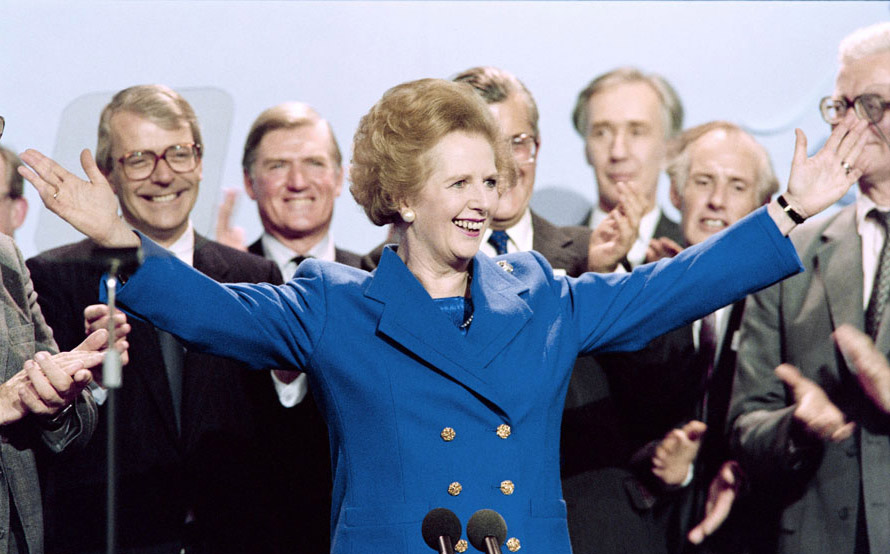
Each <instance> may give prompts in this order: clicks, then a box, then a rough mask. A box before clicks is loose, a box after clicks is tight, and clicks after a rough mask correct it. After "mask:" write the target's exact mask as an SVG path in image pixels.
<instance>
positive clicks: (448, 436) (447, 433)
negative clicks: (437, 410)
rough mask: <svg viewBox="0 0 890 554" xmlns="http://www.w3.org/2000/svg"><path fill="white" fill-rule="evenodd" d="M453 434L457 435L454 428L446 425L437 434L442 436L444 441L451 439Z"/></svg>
mask: <svg viewBox="0 0 890 554" xmlns="http://www.w3.org/2000/svg"><path fill="white" fill-rule="evenodd" d="M455 435H457V433H455V432H454V429H452V428H451V427H446V428H444V429H442V432H441V433H439V436H440V437H442V440H443V441H445V442H451V441H453V440H454V437H455Z"/></svg>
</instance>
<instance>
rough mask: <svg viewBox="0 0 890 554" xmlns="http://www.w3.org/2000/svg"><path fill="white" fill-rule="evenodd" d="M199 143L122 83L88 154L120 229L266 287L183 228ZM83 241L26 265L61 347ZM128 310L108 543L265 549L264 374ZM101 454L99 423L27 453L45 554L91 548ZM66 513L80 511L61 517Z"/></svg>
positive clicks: (86, 247) (82, 296)
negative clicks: (90, 433) (57, 453)
mask: <svg viewBox="0 0 890 554" xmlns="http://www.w3.org/2000/svg"><path fill="white" fill-rule="evenodd" d="M201 149H202V143H201V135H200V130H199V128H198V124H197V119H196V117H195V114H194V112H193V110H192V108H191V107H190V106H189V105H188V103H187V102H186V101H185V99H183V98H182V97H181V96H180V95H179V94H178V93H176V92H175V91H173V90H171V89H169V88H167V87H163V86H160V85H146V86H137V87H131V88H128V89H125V90H123V91H121V92H119V93H117V94H116V95H115V96H114V98H113V99H112V101H111V103H110V104H109V105H108V106H106V108H105V110H104V111H103V113H102V117H101V120H100V125H99V140H98V146H97V152H96V153H97V162H98V165H99V167H100V168H101V170H102V171H103V172H104V174H105V175H106V176H107V178H108V180H109V182H110V184H111V186H112V188H113V189H114V191H115V193H116V195H117V197H118V199H119V203H120V209H121V212H122V216H123V219H124V220H125V221H126V222H127V224H129V225H130V226H132V227H133V228H134V229H136V230H138V231H140V232H142V233H143V234H145V235H146V236H148V237H149V238H151V239H152V240H154V241H156V242H157V243H159V244H160V245H162V246H164V247H165V248H167V249H169V250H170V251H172V252H174V253H175V254H176V256H177V257H179V258H180V259H182V260H183V261H185V262H187V263H189V264H192V265H193V266H194V267H195V268H196V269H198V270H200V271H202V272H204V273H205V274H207V275H208V276H210V277H213V278H214V279H217V280H220V281H226V282H232V281H235V282H239V281H252V282H264V281H268V282H280V280H281V275H280V272H279V271H278V268H277V267H275V265H274V264H272V263H271V262H268V261H266V260H262V259H260V258H257V257H255V256H252V255H248V254H246V253H243V252H238V251H235V250H232V249H230V248H227V247H225V246H222V245H220V244H217V243H214V242H212V241H209V240H207V239H205V238H204V237H201V236H200V235H198V234H197V233H195V231H194V230H193V228H192V224H191V221H190V219H189V214H190V212H191V210H192V207H193V206H194V203H195V200H196V198H197V194H198V186H199V183H200V179H201V171H202V166H201ZM91 247H92V242H91V241H88V240H85V241H82V242H79V243H76V244H71V245H67V246H63V247H60V248H56V249H54V250H51V251H48V252H45V253H43V254H41V255H39V256H37V257H35V258H32V259H30V260H29V261H28V267H29V268H30V270H31V273H32V276H33V279H34V286H35V289H36V290H37V291H38V293H39V295H40V296H39V301H40V305H41V308H42V309H43V312H44V314H45V315H46V320H47V322H48V323H49V324H50V325H51V326H52V327H53V328H54V329H55V335H56V338H57V340H58V342H59V344H60V345H61V346H62V348H70V347H71V346H70V345H73V344H77V343H78V342H80V340H82V337H83V328H84V323H83V317H84V308H86V307H87V306H89V305H92V304H95V303H96V301H97V299H98V284H99V278H100V273H101V270H96V269H93V268H90V267H87V266H85V265H82V264H80V263H78V260H83V259H86V258H87V257H88V256H89V252H90V249H91ZM171 286H176V285H175V283H171ZM131 319H132V320H131V324H132V332H131V334H130V335H129V342H130V345H131V348H130V360H131V362H130V364H129V366H128V367H127V368H126V370H125V372H124V386H123V388H122V389H120V391H119V392H118V397H117V398H118V407H119V408H120V409H119V414H118V419H117V421H118V429H117V441H118V450H117V459H118V475H119V478H118V509H117V524H118V537H119V550H118V551H120V552H156V553H173V552H246V551H253V550H256V549H261V550H264V551H266V550H265V549H266V546H265V543H263V542H262V541H264V540H266V538H267V537H268V536H269V533H268V531H269V529H268V525H269V522H270V521H271V519H267V517H268V516H270V514H273V513H274V506H271V505H270V503H269V502H268V501H267V497H266V496H265V495H266V491H267V490H268V489H269V487H270V486H272V485H273V483H269V482H268V480H267V479H268V469H269V465H270V464H271V463H272V461H271V459H270V454H269V450H268V448H266V446H267V445H265V444H264V442H265V441H264V439H267V437H266V436H265V435H264V434H263V432H262V426H261V424H260V417H261V413H260V410H261V408H262V406H263V405H264V403H272V402H276V400H275V394H274V391H273V389H272V386H271V382H270V381H271V380H270V378H269V376H268V374H265V373H263V372H256V373H251V372H248V371H247V370H246V369H243V367H242V366H241V365H240V364H237V363H234V362H232V361H229V360H225V359H221V358H217V357H213V356H207V355H202V354H197V353H192V352H188V351H185V350H184V349H183V348H182V347H181V345H179V344H178V342H177V341H176V340H175V339H173V338H172V336H170V335H167V334H166V333H163V332H161V331H159V330H158V329H155V328H154V327H153V326H151V325H149V324H147V323H146V322H144V321H140V320H135V319H134V318H131ZM103 409H105V407H104V406H101V407H100V411H101V410H103ZM106 457H107V452H106V436H105V430H104V426H103V427H102V428H101V429H99V430H97V432H96V434H95V436H94V437H93V440H92V441H90V442H89V444H88V445H87V446H86V448H85V449H84V450H83V451H82V452H80V453H77V454H76V455H72V456H70V457H67V458H66V459H65V460H63V461H61V460H60V461H56V460H53V459H48V458H47V459H41V460H40V470H41V477H42V479H44V506H45V517H46V528H47V547H48V550H49V551H52V552H98V551H104V549H105V546H104V544H105V530H104V522H105V513H106V506H105V495H106V492H105V491H106V486H105V467H106ZM73 513H79V514H86V515H87V517H81V518H79V520H78V523H77V524H76V525H72V523H71V514H73Z"/></svg>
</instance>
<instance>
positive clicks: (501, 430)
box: [497, 423, 513, 439]
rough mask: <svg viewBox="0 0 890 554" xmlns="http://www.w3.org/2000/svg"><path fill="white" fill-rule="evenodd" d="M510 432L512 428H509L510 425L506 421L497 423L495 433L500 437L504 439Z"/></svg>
mask: <svg viewBox="0 0 890 554" xmlns="http://www.w3.org/2000/svg"><path fill="white" fill-rule="evenodd" d="M512 432H513V430H512V429H510V426H509V425H507V424H506V423H501V424H500V425H498V430H497V434H498V436H499V437H501V438H502V439H506V438H507V437H509V436H510V433H512Z"/></svg>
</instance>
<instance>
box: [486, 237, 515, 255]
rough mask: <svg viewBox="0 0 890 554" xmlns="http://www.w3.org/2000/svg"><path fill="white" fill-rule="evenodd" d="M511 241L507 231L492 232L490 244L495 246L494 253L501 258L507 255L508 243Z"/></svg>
mask: <svg viewBox="0 0 890 554" xmlns="http://www.w3.org/2000/svg"><path fill="white" fill-rule="evenodd" d="M509 240H510V237H508V236H507V231H492V232H491V236H490V237H488V244H490V245H492V246H494V251H495V252H497V255H498V256H500V255H501V254H506V253H507V241H509Z"/></svg>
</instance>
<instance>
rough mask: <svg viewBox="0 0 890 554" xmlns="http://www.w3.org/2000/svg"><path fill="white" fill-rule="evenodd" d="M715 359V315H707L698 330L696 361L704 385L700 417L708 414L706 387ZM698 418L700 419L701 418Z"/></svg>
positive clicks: (709, 381)
mask: <svg viewBox="0 0 890 554" xmlns="http://www.w3.org/2000/svg"><path fill="white" fill-rule="evenodd" d="M716 357H717V314H716V312H712V313H709V314H708V315H706V316H705V317H703V318H701V328H699V330H698V360H699V362H698V363H699V367H698V369H699V371H700V376H701V382H702V384H703V385H704V386H703V390H704V395H703V398H702V408H701V409H702V416H704V414H707V413H708V387H709V385H710V383H711V374H712V373H713V372H714V359H715V358H716ZM702 416H700V417H702Z"/></svg>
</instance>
